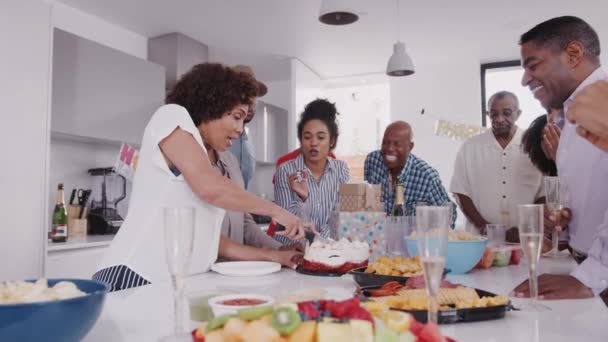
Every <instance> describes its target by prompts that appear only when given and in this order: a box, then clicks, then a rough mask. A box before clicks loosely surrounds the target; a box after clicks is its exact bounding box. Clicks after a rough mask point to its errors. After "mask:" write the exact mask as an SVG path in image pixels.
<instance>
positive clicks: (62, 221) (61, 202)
mask: <svg viewBox="0 0 608 342" xmlns="http://www.w3.org/2000/svg"><path fill="white" fill-rule="evenodd" d="M67 240H68V213H67V209H66V207H65V197H64V195H63V183H59V185H58V186H57V202H56V204H55V210H53V229H52V230H51V241H53V242H66V241H67Z"/></svg>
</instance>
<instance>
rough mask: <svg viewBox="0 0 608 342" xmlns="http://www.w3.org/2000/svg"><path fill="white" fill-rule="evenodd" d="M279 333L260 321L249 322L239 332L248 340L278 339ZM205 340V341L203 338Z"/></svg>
mask: <svg viewBox="0 0 608 342" xmlns="http://www.w3.org/2000/svg"><path fill="white" fill-rule="evenodd" d="M280 337H281V335H279V333H278V332H277V331H276V330H274V329H273V328H272V327H270V326H268V325H266V323H264V322H261V321H253V322H250V323H249V324H248V325H247V327H246V328H245V329H244V330H243V331H242V332H241V338H243V340H247V341H248V342H269V341H279V340H280ZM205 342H207V341H206V340H205Z"/></svg>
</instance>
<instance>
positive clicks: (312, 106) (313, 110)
mask: <svg viewBox="0 0 608 342" xmlns="http://www.w3.org/2000/svg"><path fill="white" fill-rule="evenodd" d="M337 115H340V113H338V110H337V109H336V104H335V103H331V102H329V101H328V100H327V99H316V100H314V101H312V102H310V103H309V104H307V105H306V107H305V108H304V112H302V114H300V122H298V139H299V140H300V142H301V141H302V131H303V130H304V125H306V123H307V122H308V121H311V120H321V121H322V122H323V123H324V124H325V126H327V130H328V131H329V139H330V146H329V148H330V150H333V149H334V148H336V145H337V144H338V135H340V132H339V131H338V122H337V121H336V116H337Z"/></svg>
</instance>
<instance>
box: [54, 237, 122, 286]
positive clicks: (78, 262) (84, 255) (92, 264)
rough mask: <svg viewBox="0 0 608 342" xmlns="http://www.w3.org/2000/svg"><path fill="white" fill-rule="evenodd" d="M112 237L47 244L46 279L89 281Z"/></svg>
mask: <svg viewBox="0 0 608 342" xmlns="http://www.w3.org/2000/svg"><path fill="white" fill-rule="evenodd" d="M113 237H114V236H113V235H94V236H88V237H87V240H86V241H82V242H79V241H70V240H68V242H67V243H52V242H49V243H48V247H47V258H46V272H45V273H46V274H45V275H46V277H47V278H85V279H90V278H91V276H93V274H94V273H95V271H96V270H97V267H98V266H99V263H100V262H101V259H102V257H103V254H104V253H105V252H106V251H107V250H108V246H109V245H110V243H111V242H112V239H113Z"/></svg>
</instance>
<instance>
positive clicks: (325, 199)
mask: <svg viewBox="0 0 608 342" xmlns="http://www.w3.org/2000/svg"><path fill="white" fill-rule="evenodd" d="M297 171H303V172H308V198H307V199H306V202H302V200H301V199H300V197H299V196H298V195H297V194H296V193H295V192H294V191H292V190H291V189H290V188H289V175H291V174H294V173H296V172H297ZM348 178H349V172H348V166H347V165H346V162H344V161H342V160H335V159H332V158H327V164H326V165H325V171H324V172H323V175H322V176H321V178H320V179H319V181H318V182H317V181H316V180H315V179H314V177H313V176H312V173H311V172H310V170H309V169H308V167H306V164H305V163H304V157H303V156H302V154H300V155H299V156H298V157H297V158H296V159H293V160H290V161H288V162H286V163H284V164H282V165H281V166H279V168H278V169H277V173H276V181H275V184H274V198H275V201H276V202H277V204H278V205H279V206H281V207H282V208H285V209H287V210H288V211H289V212H290V213H292V214H294V215H298V216H300V217H302V213H300V211H301V208H302V207H303V206H307V207H308V208H309V210H310V212H309V214H308V215H306V216H308V217H305V219H309V220H310V221H311V222H312V223H313V224H314V225H315V227H316V228H317V230H319V233H321V235H322V236H325V237H327V236H328V235H329V226H328V221H329V219H330V216H331V213H332V211H334V210H337V209H338V203H339V199H340V197H339V187H340V184H343V183H347V182H348ZM274 237H275V239H277V240H278V241H280V242H282V243H284V244H290V243H293V242H294V241H293V240H291V239H288V238H286V237H283V236H281V235H275V236H274Z"/></svg>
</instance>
